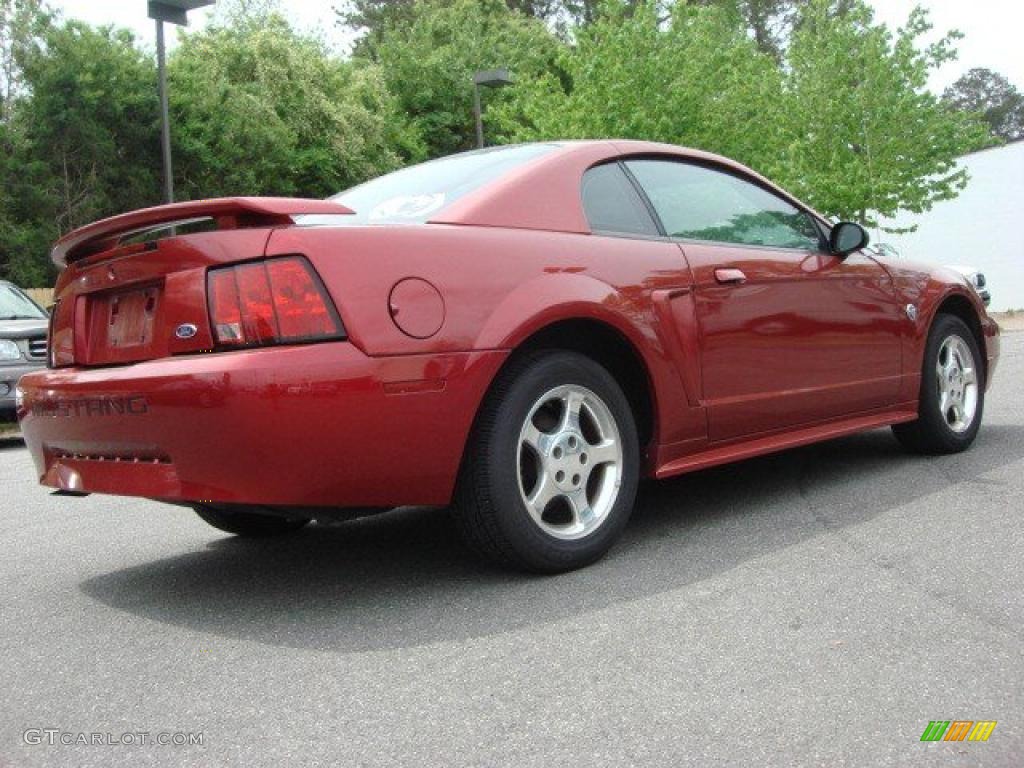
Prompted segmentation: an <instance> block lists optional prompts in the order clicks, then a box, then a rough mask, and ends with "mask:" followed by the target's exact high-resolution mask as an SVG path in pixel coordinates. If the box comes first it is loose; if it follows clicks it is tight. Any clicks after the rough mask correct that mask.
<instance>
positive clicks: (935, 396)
mask: <svg viewBox="0 0 1024 768" xmlns="http://www.w3.org/2000/svg"><path fill="white" fill-rule="evenodd" d="M981 363H982V356H981V350H980V349H979V347H978V342H977V340H976V339H975V338H974V334H973V333H971V329H970V328H968V327H967V325H966V323H964V321H963V320H961V319H960V318H959V317H954V316H953V315H945V314H942V315H939V316H938V317H937V318H936V320H935V323H934V325H933V326H932V330H931V333H930V334H929V336H928V344H927V347H926V349H925V356H924V370H923V371H922V375H921V394H920V406H919V415H918V418H917V420H916V421H912V422H910V423H909V424H897V425H895V426H893V428H892V431H893V434H895V435H896V437H897V439H898V440H899V441H900V443H902V444H903V446H904V447H905V448H907V449H908V450H911V451H914V452H916V453H932V454H939V453H957V452H959V451H963V450H966V449H967V448H969V447H970V445H971V443H973V442H974V438H975V437H976V436H977V434H978V429H979V428H980V426H981V416H982V412H983V411H984V407H985V381H984V370H983V368H982V367H981Z"/></svg>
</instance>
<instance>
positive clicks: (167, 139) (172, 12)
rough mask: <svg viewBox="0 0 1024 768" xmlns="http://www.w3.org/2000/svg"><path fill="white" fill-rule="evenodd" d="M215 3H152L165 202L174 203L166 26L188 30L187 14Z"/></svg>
mask: <svg viewBox="0 0 1024 768" xmlns="http://www.w3.org/2000/svg"><path fill="white" fill-rule="evenodd" d="M215 1H216V0H149V18H151V19H155V20H156V70H157V78H158V86H159V90H160V147H161V149H162V151H163V156H164V202H166V203H173V202H174V171H173V168H172V166H171V114H170V108H169V107H168V99H167V51H166V48H165V46H164V22H165V21H166V22H168V23H170V24H177V25H179V26H183V27H184V26H188V12H189V11H194V10H195V9H196V8H203V7H204V6H207V5H213V4H214V2H215Z"/></svg>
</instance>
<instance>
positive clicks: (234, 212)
mask: <svg viewBox="0 0 1024 768" xmlns="http://www.w3.org/2000/svg"><path fill="white" fill-rule="evenodd" d="M311 213H331V214H347V213H351V211H350V210H349V209H348V208H345V207H344V206H341V205H339V204H337V203H332V202H330V201H323V200H299V199H292V198H222V199H217V200H203V201H196V202H189V203H177V204H173V205H166V206H159V207H157V208H148V209H145V210H142V211H135V212H132V213H128V214H124V215H121V216H115V217H112V218H110V219H104V220H103V221H99V222H96V223H94V224H90V225H88V226H86V227H82V228H81V229H78V230H75V231H74V232H72V233H70V234H68V235H66V236H65V237H63V238H62V239H61V240H60V241H58V243H57V244H56V246H55V247H54V249H53V254H52V256H53V260H54V262H55V263H57V264H58V265H60V266H63V267H65V268H66V269H65V271H64V273H63V274H62V275H61V277H60V280H59V281H58V284H57V296H56V299H57V301H56V306H55V308H54V311H53V319H52V323H53V327H52V335H51V338H52V347H53V357H52V362H53V364H54V365H55V366H67V365H82V366H105V365H119V364H127V363H133V362H140V361H143V360H150V359H154V358H158V357H167V356H170V355H175V354H186V353H197V352H204V351H210V350H211V349H212V348H213V336H212V333H211V328H210V321H209V312H208V308H207V299H206V273H207V270H208V269H210V268H211V267H216V266H222V265H225V264H231V263H233V262H239V261H246V260H252V259H259V258H261V257H263V256H264V253H265V250H266V244H267V240H268V238H269V236H270V232H271V231H272V230H273V229H275V228H279V227H283V226H290V225H292V224H293V222H294V220H293V217H294V216H298V215H302V214H311ZM203 230H205V231H203Z"/></svg>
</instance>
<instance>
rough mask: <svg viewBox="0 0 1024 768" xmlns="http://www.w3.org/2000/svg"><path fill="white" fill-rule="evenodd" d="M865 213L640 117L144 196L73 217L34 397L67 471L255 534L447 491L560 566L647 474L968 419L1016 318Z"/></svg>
mask: <svg viewBox="0 0 1024 768" xmlns="http://www.w3.org/2000/svg"><path fill="white" fill-rule="evenodd" d="M172 225H173V226H174V227H175V228H174V229H170V228H169V227H171V226H172ZM866 245H867V235H866V233H865V232H864V230H863V229H862V228H861V227H860V226H858V225H856V224H852V223H840V224H836V225H834V226H833V225H831V224H829V223H828V222H827V221H826V219H824V218H823V217H822V216H821V215H819V214H818V213H816V212H815V211H813V210H811V209H810V208H809V207H808V206H806V205H804V204H803V203H801V202H800V201H799V200H797V199H795V198H793V197H792V196H791V195H789V194H787V193H786V192H785V191H783V190H782V189H780V188H778V187H776V186H775V185H773V184H772V183H771V182H769V181H768V180H766V179H764V178H763V177H761V176H759V175H757V174H756V173H754V172H752V171H750V170H749V169H747V168H744V167H743V166H741V165H738V164H737V163H734V162H731V161H729V160H727V159H725V158H722V157H718V156H714V155H710V154H706V153H703V152H697V151H692V150H686V149H681V148H679V147H674V146H667V145H660V144H651V143H644V142H631V141H591V142H570V143H547V144H532V145H522V146H514V147H503V148H495V149H489V150H484V151H479V152H471V153H467V154H463V155H457V156H453V157H450V158H445V159H442V160H437V161H434V162H430V163H426V164H423V165H420V166H415V167H413V168H409V169H406V170H402V171H399V172H397V173H394V174H391V175H388V176H384V177H381V178H379V179H376V180H373V181H370V182H368V183H366V184H364V185H362V186H359V187H356V188H354V189H351V190H349V191H347V192H345V193H343V194H341V195H339V196H338V197H337V198H335V199H333V200H330V201H316V200H294V199H277V198H230V199H220V200H205V201H197V202H190V203H181V204H177V205H170V206H163V207H159V208H153V209H148V210H143V211H136V212H134V213H129V214H125V215H123V216H118V217H115V218H112V219H107V220H105V221H101V222H97V223H95V224H92V225H89V226H87V227H85V228H83V229H81V230H78V231H76V232H73V233H71V234H70V235H68V236H67V237H65V238H64V239H62V240H61V241H60V242H58V243H57V245H56V247H55V249H54V254H53V256H54V260H55V261H56V262H57V264H58V265H60V266H61V267H62V268H63V273H62V274H61V276H60V279H59V281H58V283H57V305H56V309H55V310H54V319H53V334H52V339H51V344H52V358H53V359H52V366H53V367H52V369H51V370H48V371H45V372H41V373H35V374H32V375H30V376H27V377H26V378H25V379H24V380H23V382H22V388H23V392H24V400H23V406H22V409H21V412H20V416H21V420H22V428H23V432H24V434H25V437H26V441H27V443H28V446H29V448H30V449H31V452H32V457H33V459H34V461H35V465H36V468H37V470H38V473H39V478H40V480H41V482H42V483H44V484H45V485H48V486H51V487H53V488H59V489H63V490H65V491H71V492H75V493H113V494H124V495H130V496H144V497H149V498H153V499H160V500H164V501H168V502H172V503H175V504H181V505H187V506H190V507H193V508H194V509H195V510H196V511H197V512H198V513H199V515H200V516H201V517H202V518H203V519H205V520H206V521H208V522H209V523H211V524H212V525H214V526H216V527H218V528H220V529H222V530H226V531H230V532H233V533H238V534H244V535H268V534H273V533H284V532H287V531H290V530H295V529H297V528H299V527H301V526H303V525H305V524H306V523H308V522H309V521H310V520H311V519H328V518H332V517H338V516H346V515H355V514H362V513H364V512H365V511H367V509H385V508H391V507H396V506H400V505H410V504H416V505H436V506H444V505H448V504H451V503H454V506H455V509H456V511H457V515H456V517H457V519H458V520H459V522H460V526H461V528H462V531H463V532H464V534H465V537H466V539H467V540H468V541H469V542H470V543H471V544H472V545H474V546H475V547H476V548H477V549H479V550H481V551H482V552H484V553H485V554H487V555H488V556H490V557H492V558H495V559H497V560H499V561H501V562H503V563H507V564H511V565H514V566H517V567H522V568H528V569H533V570H539V571H560V570H566V569H570V568H574V567H578V566H581V565H584V564H586V563H589V562H592V561H593V560H595V559H596V558H598V557H600V556H601V555H602V554H603V553H604V552H605V551H607V549H608V548H609V547H610V546H611V544H612V542H613V541H614V540H615V539H616V537H617V536H618V535H619V533H620V532H621V530H622V528H623V526H624V525H625V524H626V522H627V520H628V518H629V516H630V512H631V510H632V507H633V502H634V496H635V492H636V488H637V483H638V481H639V479H640V478H641V477H644V476H646V477H657V478H662V477H669V476H672V475H677V474H680V473H683V472H689V471H693V470H698V469H701V468H704V467H709V466H713V465H716V464H723V463H726V462H730V461H735V460H738V459H743V458H747V457H750V456H756V455H759V454H763V453H767V452H770V451H777V450H780V449H784V448H789V447H792V446H798V445H804V444H807V443H812V442H815V441H820V440H827V439H829V438H834V437H837V436H840V435H845V434H850V433H853V432H857V431H861V430H867V429H873V428H876V427H881V426H889V425H892V426H893V429H894V430H895V433H896V436H897V437H898V438H899V440H900V441H901V442H902V443H903V444H904V445H906V446H908V447H909V448H911V449H913V450H917V451H923V452H935V453H942V452H951V451H959V450H964V449H965V448H967V447H968V446H969V445H970V444H971V443H972V441H973V440H974V438H975V435H976V434H977V432H978V429H979V426H980V424H981V419H982V411H983V408H984V398H985V390H986V387H987V385H988V382H989V381H990V380H991V377H992V374H993V369H994V367H995V364H996V360H997V357H998V352H999V335H998V333H999V331H998V326H997V325H996V323H995V322H993V321H992V320H991V319H990V318H989V317H988V315H987V314H986V311H985V307H984V306H983V305H982V303H981V300H980V298H979V297H978V294H977V293H976V292H975V291H974V290H973V289H972V288H971V286H970V285H968V283H967V281H966V280H965V278H964V277H963V276H962V275H959V274H956V273H955V272H953V271H950V270H943V269H941V268H932V267H926V266H919V265H915V264H913V263H910V262H900V263H898V264H892V263H890V264H883V263H880V262H879V260H878V259H877V258H875V256H874V255H873V254H871V253H870V252H867V251H866V250H865V246H866Z"/></svg>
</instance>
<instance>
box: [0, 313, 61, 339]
mask: <svg viewBox="0 0 1024 768" xmlns="http://www.w3.org/2000/svg"><path fill="white" fill-rule="evenodd" d="M49 325H50V321H49V320H47V319H46V318H42V317H41V318H38V319H35V320H0V339H27V338H29V337H32V336H38V335H39V334H45V333H46V330H47V328H48V327H49Z"/></svg>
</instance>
